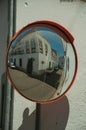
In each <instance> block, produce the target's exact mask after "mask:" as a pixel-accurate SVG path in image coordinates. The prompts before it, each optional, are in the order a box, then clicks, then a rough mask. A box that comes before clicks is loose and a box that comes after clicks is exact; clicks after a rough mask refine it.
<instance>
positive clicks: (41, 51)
mask: <svg viewBox="0 0 86 130" xmlns="http://www.w3.org/2000/svg"><path fill="white" fill-rule="evenodd" d="M38 43H39V51H40V53H43V45H42V41H41V40H40V39H38Z"/></svg>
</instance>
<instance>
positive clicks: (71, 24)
mask: <svg viewBox="0 0 86 130" xmlns="http://www.w3.org/2000/svg"><path fill="white" fill-rule="evenodd" d="M38 20H51V21H55V22H58V23H59V24H61V25H62V26H64V27H65V28H66V29H68V31H70V32H71V33H72V35H73V36H74V39H75V40H74V45H75V47H76V50H77V54H78V61H79V63H78V73H77V77H76V80H75V82H74V84H73V86H72V88H71V90H70V91H69V92H68V93H67V94H66V95H67V98H68V102H69V118H68V122H67V125H66V128H65V130H86V68H85V67H86V64H85V63H86V58H85V54H86V48H85V47H86V3H84V2H79V1H77V2H74V3H71V2H70V3H68V2H61V3H59V2H58V0H43V1H40V0H35V1H32V0H31V1H29V0H27V1H25V0H17V16H16V22H17V24H16V31H17V30H19V29H20V28H22V27H23V26H25V25H27V24H29V23H31V22H34V21H38ZM26 107H28V108H29V107H30V109H31V112H33V111H34V110H35V104H33V103H32V102H28V101H27V100H26V99H24V98H23V97H21V96H20V95H18V94H17V93H16V92H15V100H14V122H13V123H14V124H13V126H14V127H13V128H14V129H13V130H17V129H18V128H19V126H20V125H21V123H22V114H23V111H24V109H25V108H26ZM43 109H45V108H43ZM43 109H42V106H41V112H42V113H41V114H42V115H41V120H40V129H42V128H43V126H45V125H46V122H45V121H44V120H45V119H46V114H45V110H43ZM47 109H48V108H47V107H46V112H47ZM63 109H65V108H64V107H63ZM55 112H56V110H55ZM42 116H43V119H44V120H43V119H42ZM61 117H62V115H61ZM55 119H56V118H55ZM43 121H44V122H43ZM55 122H56V120H55ZM47 124H48V122H47ZM55 125H56V124H55ZM43 130H47V129H46V128H45V129H43ZM53 130H54V129H53ZM59 130H64V129H63V128H62V127H61V128H60V129H59Z"/></svg>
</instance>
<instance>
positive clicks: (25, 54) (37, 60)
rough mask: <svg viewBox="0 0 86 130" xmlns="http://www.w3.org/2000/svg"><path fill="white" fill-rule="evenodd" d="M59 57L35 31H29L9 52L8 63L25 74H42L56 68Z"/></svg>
mask: <svg viewBox="0 0 86 130" xmlns="http://www.w3.org/2000/svg"><path fill="white" fill-rule="evenodd" d="M58 60H59V56H58V54H57V51H56V50H54V49H52V48H51V45H50V43H49V42H48V40H47V39H46V38H45V37H43V36H42V35H41V33H40V32H39V31H37V30H33V31H30V32H29V33H28V34H27V35H25V36H24V37H23V38H22V39H20V40H19V41H18V42H17V43H16V45H15V46H14V47H12V46H11V48H10V51H9V61H10V62H13V63H14V64H15V66H16V67H19V68H21V69H24V70H25V71H26V72H27V73H31V74H42V73H43V72H45V71H53V70H54V68H55V67H57V66H58Z"/></svg>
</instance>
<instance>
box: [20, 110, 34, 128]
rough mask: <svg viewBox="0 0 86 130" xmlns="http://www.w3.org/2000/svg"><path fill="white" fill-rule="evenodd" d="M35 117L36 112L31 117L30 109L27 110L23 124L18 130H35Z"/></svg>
mask: <svg viewBox="0 0 86 130" xmlns="http://www.w3.org/2000/svg"><path fill="white" fill-rule="evenodd" d="M35 115H36V111H34V112H33V113H32V114H31V115H29V108H26V109H25V110H24V112H23V120H22V124H21V126H20V127H19V128H18V130H35Z"/></svg>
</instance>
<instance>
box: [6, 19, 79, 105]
mask: <svg viewBox="0 0 86 130" xmlns="http://www.w3.org/2000/svg"><path fill="white" fill-rule="evenodd" d="M73 40H74V39H73V37H72V36H71V34H70V33H69V32H68V31H67V30H66V29H65V28H63V27H62V26H61V25H59V24H57V23H54V22H50V21H39V22H35V23H32V24H29V25H27V26H26V27H24V28H23V29H21V30H20V31H19V32H18V33H16V34H15V35H14V37H13V38H12V40H11V42H10V43H9V45H8V49H7V59H6V63H7V74H8V77H9V79H10V81H11V83H12V86H13V87H15V88H16V90H17V91H18V92H19V93H20V94H21V95H22V96H24V97H26V98H27V99H30V100H32V101H35V102H39V103H43V102H51V101H54V100H57V99H59V98H60V97H62V96H63V95H64V94H65V93H66V92H67V91H68V90H69V88H70V86H71V85H72V83H73V81H74V79H75V76H76V71H77V55H76V51H75V47H74V45H73Z"/></svg>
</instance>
